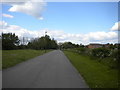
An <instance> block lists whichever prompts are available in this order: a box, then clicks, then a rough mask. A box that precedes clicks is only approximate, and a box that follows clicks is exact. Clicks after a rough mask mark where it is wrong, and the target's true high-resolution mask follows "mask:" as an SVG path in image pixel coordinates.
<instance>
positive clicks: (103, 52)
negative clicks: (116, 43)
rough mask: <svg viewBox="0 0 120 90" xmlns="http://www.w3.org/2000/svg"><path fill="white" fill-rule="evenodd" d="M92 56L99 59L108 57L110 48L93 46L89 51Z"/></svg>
mask: <svg viewBox="0 0 120 90" xmlns="http://www.w3.org/2000/svg"><path fill="white" fill-rule="evenodd" d="M91 54H92V56H94V57H98V58H100V59H102V58H105V57H108V56H109V55H110V50H108V49H106V48H95V49H93V50H92V51H91Z"/></svg>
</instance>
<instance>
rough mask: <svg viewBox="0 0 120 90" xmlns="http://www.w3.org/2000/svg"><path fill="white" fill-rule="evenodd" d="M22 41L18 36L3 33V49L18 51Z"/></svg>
mask: <svg viewBox="0 0 120 90" xmlns="http://www.w3.org/2000/svg"><path fill="white" fill-rule="evenodd" d="M19 42H20V40H19V39H18V36H16V35H15V34H12V33H2V49H5V50H12V49H16V47H17V45H19Z"/></svg>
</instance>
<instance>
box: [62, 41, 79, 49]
mask: <svg viewBox="0 0 120 90" xmlns="http://www.w3.org/2000/svg"><path fill="white" fill-rule="evenodd" d="M78 47H79V45H78V44H73V43H71V42H65V43H63V44H62V45H60V48H61V49H69V48H78Z"/></svg>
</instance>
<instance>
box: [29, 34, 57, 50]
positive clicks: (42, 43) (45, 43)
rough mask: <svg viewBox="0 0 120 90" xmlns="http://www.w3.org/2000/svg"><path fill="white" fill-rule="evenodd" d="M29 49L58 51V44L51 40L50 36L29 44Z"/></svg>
mask: <svg viewBox="0 0 120 90" xmlns="http://www.w3.org/2000/svg"><path fill="white" fill-rule="evenodd" d="M28 47H29V48H31V49H37V50H40V49H57V48H58V46H57V42H56V41H55V40H54V39H52V40H51V39H50V37H49V36H48V35H45V37H41V38H37V39H34V40H33V41H31V42H29V43H28Z"/></svg>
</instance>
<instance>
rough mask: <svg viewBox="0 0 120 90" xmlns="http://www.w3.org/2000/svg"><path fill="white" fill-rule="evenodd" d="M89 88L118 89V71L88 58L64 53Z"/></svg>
mask: <svg viewBox="0 0 120 90" xmlns="http://www.w3.org/2000/svg"><path fill="white" fill-rule="evenodd" d="M64 53H65V55H66V56H67V57H68V58H69V60H70V62H71V63H72V64H73V65H74V66H75V68H76V69H77V70H78V72H79V73H80V74H81V75H82V76H83V78H84V79H85V81H86V83H87V84H88V85H89V87H90V88H118V71H117V70H116V69H110V68H109V67H108V66H106V65H103V64H101V63H99V62H98V61H96V60H91V58H90V57H89V56H85V55H80V54H78V53H75V52H70V51H64Z"/></svg>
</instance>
